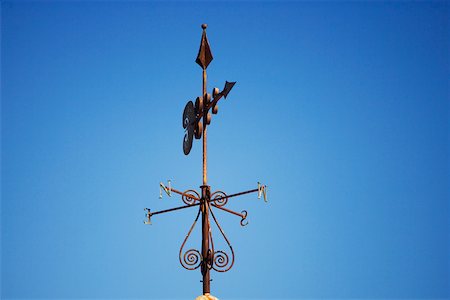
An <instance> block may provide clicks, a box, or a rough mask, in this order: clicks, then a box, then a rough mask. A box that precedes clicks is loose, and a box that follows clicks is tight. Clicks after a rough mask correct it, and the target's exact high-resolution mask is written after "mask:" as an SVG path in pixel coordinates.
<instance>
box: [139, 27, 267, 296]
mask: <svg viewBox="0 0 450 300" xmlns="http://www.w3.org/2000/svg"><path fill="white" fill-rule="evenodd" d="M206 28H207V25H206V24H202V29H203V31H202V37H201V41H200V48H199V51H198V54H197V58H196V60H195V61H196V63H197V64H198V65H200V67H201V68H202V92H201V95H200V96H198V97H197V99H196V101H195V104H194V103H193V102H192V101H189V102H188V103H187V104H186V106H185V108H184V111H183V128H184V130H185V134H184V138H183V152H184V154H185V155H188V154H189V153H190V151H191V149H192V146H193V139H194V138H196V139H201V138H202V139H203V140H202V150H203V151H202V159H203V161H202V163H203V168H202V174H203V176H202V185H201V186H200V192H198V191H196V190H194V189H188V190H185V191H184V192H182V191H180V190H177V189H174V188H172V186H171V182H170V180H169V186H168V187H166V186H165V185H164V184H162V183H160V198H162V190H164V191H165V192H166V194H167V195H168V196H169V197H171V195H172V193H174V194H177V195H179V196H181V201H182V202H183V203H184V204H185V205H183V206H178V207H174V208H169V209H165V210H160V211H156V212H151V210H150V209H148V208H145V209H144V210H145V212H146V214H145V218H146V219H145V221H144V223H145V224H151V217H152V216H154V215H159V214H164V213H169V212H173V211H178V210H183V209H187V208H191V207H197V208H198V211H197V215H196V217H195V219H194V222H193V223H192V225H191V227H190V229H189V231H188V233H187V234H186V237H185V239H184V240H183V243H182V244H181V247H180V251H179V260H180V264H181V265H182V266H183V267H184V268H185V269H187V270H196V269H199V268H200V271H201V274H202V280H201V282H202V287H203V293H204V294H209V293H210V289H211V278H210V271H211V270H215V271H217V272H227V271H229V270H230V269H231V268H232V267H233V265H234V260H235V255H234V250H233V247H232V246H231V243H230V241H229V240H228V237H227V236H226V234H225V232H224V230H223V229H222V227H221V225H220V224H219V222H218V220H217V218H216V216H215V214H214V209H218V210H221V211H224V212H226V213H229V214H232V215H235V216H238V217H240V218H241V220H240V225H241V226H246V225H247V224H248V222H247V215H248V213H247V211H246V210H243V211H242V212H241V213H239V212H236V211H233V210H231V209H228V208H226V207H225V206H226V205H227V204H228V200H229V199H230V198H233V197H238V196H242V195H245V194H249V193H255V192H257V193H258V197H259V198H260V197H261V195H264V199H265V200H267V199H266V186H264V185H261V184H260V183H259V182H258V188H257V189H252V190H248V191H244V192H239V193H235V194H231V195H227V194H226V193H225V192H223V191H221V190H217V191H215V192H213V193H211V187H210V186H209V185H208V176H207V175H208V173H207V169H208V167H207V157H208V156H207V127H208V126H209V125H210V124H211V119H212V115H211V113H210V112H209V110H210V109H212V114H214V115H215V114H217V112H218V102H219V101H220V99H222V97H223V98H227V96H228V95H229V93H230V91H231V90H232V88H233V87H234V85H235V84H236V82H229V81H225V85H224V88H223V90H222V91H219V89H218V88H214V89H213V90H212V95H211V94H208V93H207V73H206V69H207V67H208V65H209V64H210V63H211V61H212V60H213V56H212V53H211V47H210V45H209V42H208V38H207V35H206ZM200 215H201V221H202V225H201V235H202V243H201V250H198V249H195V248H190V249H188V250H186V251H185V250H184V247H185V246H186V243H187V241H188V240H189V238H190V237H191V234H192V232H193V230H194V228H195V226H196V224H197V222H198V220H199V218H200ZM210 217H212V220H213V222H214V224H215V225H216V226H217V228H218V229H219V232H220V234H221V235H220V236H221V237H222V238H223V240H224V241H225V243H226V245H227V246H228V248H229V249H216V247H215V245H214V240H213V234H212V230H211V218H210Z"/></svg>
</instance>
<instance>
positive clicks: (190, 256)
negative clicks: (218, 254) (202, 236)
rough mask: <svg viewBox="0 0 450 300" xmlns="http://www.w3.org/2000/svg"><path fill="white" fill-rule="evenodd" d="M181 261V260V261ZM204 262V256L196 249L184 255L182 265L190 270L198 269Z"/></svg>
mask: <svg viewBox="0 0 450 300" xmlns="http://www.w3.org/2000/svg"><path fill="white" fill-rule="evenodd" d="M180 261H181V260H180ZM201 262H202V254H201V253H200V251H198V250H196V249H189V250H187V251H186V252H185V253H184V255H183V260H182V261H181V265H182V266H183V267H184V268H185V269H188V270H195V269H197V268H198V267H199V266H200V265H201Z"/></svg>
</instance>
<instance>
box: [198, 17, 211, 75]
mask: <svg viewBox="0 0 450 300" xmlns="http://www.w3.org/2000/svg"><path fill="white" fill-rule="evenodd" d="M207 26H208V25H206V24H202V28H203V33H202V39H201V41H200V49H199V50H198V54H197V59H196V60H195V62H196V63H197V64H198V65H199V66H200V67H202V69H206V68H207V67H208V65H209V64H210V63H211V61H212V60H213V56H212V53H211V48H210V46H209V42H208V37H207V36H206V27H207Z"/></svg>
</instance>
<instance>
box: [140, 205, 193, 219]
mask: <svg viewBox="0 0 450 300" xmlns="http://www.w3.org/2000/svg"><path fill="white" fill-rule="evenodd" d="M199 205H200V203H195V204H190V205H183V206H178V207H174V208H169V209H164V210H159V211H155V212H151V211H150V208H144V211H146V212H147V213H146V218H147V220H146V221H144V224H151V220H150V218H151V217H152V216H154V215H159V214H164V213H168V212H171V211H175V210H180V209H185V208H189V207H194V206H199Z"/></svg>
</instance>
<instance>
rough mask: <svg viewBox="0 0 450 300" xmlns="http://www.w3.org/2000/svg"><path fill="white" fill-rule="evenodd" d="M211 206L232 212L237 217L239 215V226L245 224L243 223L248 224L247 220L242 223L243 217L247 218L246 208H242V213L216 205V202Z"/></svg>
mask: <svg viewBox="0 0 450 300" xmlns="http://www.w3.org/2000/svg"><path fill="white" fill-rule="evenodd" d="M212 206H213V207H215V208H218V209H221V210H223V211H226V212H228V213H230V214H233V215H236V216H238V217H241V226H245V225H247V224H248V222H246V223H244V221H245V219H247V211H246V210H243V211H242V213H238V212H235V211H233V210H231V209H228V208H225V207H222V206H219V205H216V204H212Z"/></svg>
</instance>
